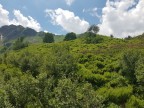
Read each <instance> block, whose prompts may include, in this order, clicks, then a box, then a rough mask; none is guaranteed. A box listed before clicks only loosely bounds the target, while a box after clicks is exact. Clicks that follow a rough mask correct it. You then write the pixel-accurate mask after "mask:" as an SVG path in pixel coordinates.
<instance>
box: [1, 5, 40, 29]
mask: <svg viewBox="0 0 144 108" xmlns="http://www.w3.org/2000/svg"><path fill="white" fill-rule="evenodd" d="M13 14H14V16H15V18H14V19H12V20H11V19H10V18H9V12H8V11H7V10H6V9H4V8H3V6H2V5H1V4H0V27H1V26H3V25H10V24H13V25H22V26H24V27H30V28H32V29H34V30H36V31H40V30H41V26H40V24H39V23H38V22H37V21H36V20H35V19H33V18H32V17H31V16H28V17H25V16H24V15H23V14H22V13H21V12H20V10H14V11H13Z"/></svg>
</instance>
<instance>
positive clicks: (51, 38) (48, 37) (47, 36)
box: [43, 33, 54, 43]
mask: <svg viewBox="0 0 144 108" xmlns="http://www.w3.org/2000/svg"><path fill="white" fill-rule="evenodd" d="M43 42H44V43H53V42H54V34H52V33H45V36H44V38H43Z"/></svg>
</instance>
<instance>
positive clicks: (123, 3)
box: [0, 0, 144, 38]
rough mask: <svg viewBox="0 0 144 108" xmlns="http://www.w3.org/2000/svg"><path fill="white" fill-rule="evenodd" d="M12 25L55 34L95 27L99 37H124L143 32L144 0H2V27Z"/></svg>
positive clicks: (77, 31)
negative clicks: (100, 35)
mask: <svg viewBox="0 0 144 108" xmlns="http://www.w3.org/2000/svg"><path fill="white" fill-rule="evenodd" d="M139 9H140V10H139ZM138 20H140V21H139V22H138ZM10 24H15V25H23V26H24V27H31V28H33V29H35V30H37V31H41V30H42V31H48V32H52V33H55V34H66V33H68V32H75V33H77V34H79V33H83V32H85V31H86V30H87V28H88V27H89V26H90V25H92V24H96V25H98V26H99V27H100V32H99V33H100V34H104V35H110V34H113V35H114V36H115V37H122V38H123V37H126V36H128V35H131V36H134V35H138V34H141V33H143V32H144V0H1V1H0V26H3V25H10Z"/></svg>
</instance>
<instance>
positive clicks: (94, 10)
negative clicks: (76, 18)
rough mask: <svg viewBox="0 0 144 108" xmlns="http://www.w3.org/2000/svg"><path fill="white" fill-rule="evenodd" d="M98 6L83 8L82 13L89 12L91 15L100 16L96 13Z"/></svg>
mask: <svg viewBox="0 0 144 108" xmlns="http://www.w3.org/2000/svg"><path fill="white" fill-rule="evenodd" d="M97 11H98V8H97V7H95V8H89V9H83V13H89V14H90V15H91V16H93V17H98V18H100V15H99V14H98V12H97Z"/></svg>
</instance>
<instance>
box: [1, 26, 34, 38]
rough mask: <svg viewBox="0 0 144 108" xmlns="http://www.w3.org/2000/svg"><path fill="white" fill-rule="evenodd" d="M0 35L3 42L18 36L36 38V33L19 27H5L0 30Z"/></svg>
mask: <svg viewBox="0 0 144 108" xmlns="http://www.w3.org/2000/svg"><path fill="white" fill-rule="evenodd" d="M0 34H2V35H3V36H4V39H5V40H11V39H15V38H18V37H20V36H36V35H37V32H36V31H35V30H33V29H31V28H28V27H27V28H25V27H23V26H21V25H18V26H16V25H5V26H2V27H1V28H0Z"/></svg>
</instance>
